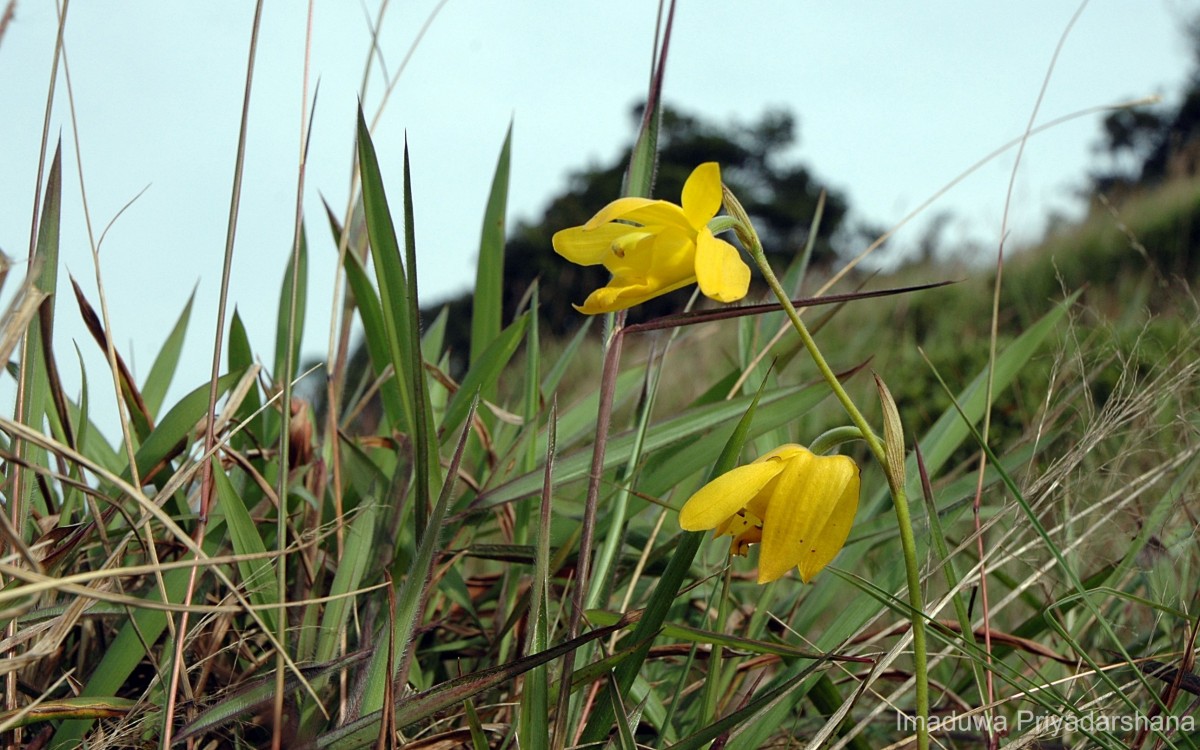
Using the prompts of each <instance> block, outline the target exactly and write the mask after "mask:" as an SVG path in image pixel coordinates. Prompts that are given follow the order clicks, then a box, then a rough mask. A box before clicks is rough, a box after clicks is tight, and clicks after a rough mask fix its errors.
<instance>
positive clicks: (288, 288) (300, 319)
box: [271, 226, 308, 386]
mask: <svg viewBox="0 0 1200 750" xmlns="http://www.w3.org/2000/svg"><path fill="white" fill-rule="evenodd" d="M293 286H295V288H296V317H295V325H294V326H293V325H292V323H291V320H292V318H291V315H290V310H291V304H292V287H293ZM307 297H308V238H307V236H306V233H305V231H304V227H303V226H301V227H300V258H299V263H298V265H297V267H296V268H295V274H293V267H292V258H291V257H290V256H289V257H288V264H287V271H286V272H285V273H284V275H283V288H282V289H281V290H280V292H279V315H278V317H277V318H276V319H275V369H274V370H272V371H271V377H272V378H274V379H275V381H276V383H275V384H276V386H280V385H281V383H280V382H279V379H280V378H282V377H284V373H285V372H290V373H295V372H297V368H298V367H299V366H300V341H301V340H302V339H303V338H304V309H305V301H306V300H307ZM289 329H291V331H290V335H291V342H292V344H291V351H292V361H291V363H290V366H285V363H284V360H285V359H287V353H288V337H289Z"/></svg>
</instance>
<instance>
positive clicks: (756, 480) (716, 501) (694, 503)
mask: <svg viewBox="0 0 1200 750" xmlns="http://www.w3.org/2000/svg"><path fill="white" fill-rule="evenodd" d="M782 470H783V464H782V463H781V462H779V461H767V462H764V463H753V464H746V465H745V466H739V467H738V468H736V469H734V470H732V471H727V472H725V473H724V474H722V475H721V476H719V477H717V478H716V479H714V480H712V481H711V482H709V483H708V484H706V485H704V486H703V487H701V488H700V489H699V491H697V492H696V494H694V495H692V496H691V497H690V498H688V501H687V502H686V503H684V504H683V508H682V509H681V510H680V511H679V526H680V527H681V528H683V529H684V530H686V531H701V530H704V529H715V528H716V527H717V526H718V525H719V524H721V523H722V522H723V521H726V520H728V519H729V517H730V516H732V515H733V514H734V513H737V512H738V511H739V510H741V509H742V508H744V507H745V506H746V503H748V502H749V501H750V498H752V497H754V496H755V495H756V494H758V491H759V490H761V489H762V488H763V486H764V485H766V483H767V482H769V481H771V480H772V479H774V478H775V476H776V475H778V474H779V472H780V471H782Z"/></svg>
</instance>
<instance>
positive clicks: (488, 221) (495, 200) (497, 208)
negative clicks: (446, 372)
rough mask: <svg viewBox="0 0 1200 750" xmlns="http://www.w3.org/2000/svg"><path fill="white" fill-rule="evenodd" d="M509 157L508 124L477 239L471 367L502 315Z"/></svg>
mask: <svg viewBox="0 0 1200 750" xmlns="http://www.w3.org/2000/svg"><path fill="white" fill-rule="evenodd" d="M511 154H512V123H511V122H510V123H509V125H508V132H507V133H506V134H505V136H504V145H503V146H501V148H500V158H499V159H498V160H497V162H496V172H495V174H494V176H493V177H492V189H491V192H490V193H489V194H488V203H487V209H486V210H485V211H484V214H483V229H482V230H481V231H480V237H479V262H478V264H477V265H476V268H475V296H474V301H473V303H472V307H471V359H470V362H471V366H472V367H474V366H475V364H476V363H477V362H478V361H479V359H480V357H481V356H483V354H484V352H485V351H486V350H487V349H488V348H489V347H490V345H491V343H492V341H494V340H495V338H496V337H497V336H499V335H500V324H501V320H502V316H503V313H504V306H503V305H504V239H505V235H504V214H505V209H506V207H507V205H508V180H509V162H510V156H511ZM480 396H481V398H483V399H484V400H486V401H494V400H495V398H496V388H495V385H494V384H492V385H491V386H489V388H486V389H485V390H483V392H482V393H481V394H480Z"/></svg>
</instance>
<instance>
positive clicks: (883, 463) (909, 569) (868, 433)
mask: <svg viewBox="0 0 1200 750" xmlns="http://www.w3.org/2000/svg"><path fill="white" fill-rule="evenodd" d="M722 192H723V194H724V203H725V208H726V210H727V211H728V212H729V214H730V216H731V217H732V218H733V219H734V222H733V223H732V226H731V228H732V229H733V231H734V233H735V234H736V235H737V237H738V239H739V240H740V241H741V243H742V245H743V246H744V247H745V248H746V250H747V251H748V252H749V253H750V257H751V258H753V259H754V262H755V264H756V265H757V266H758V268H759V270H760V271H761V272H762V275H763V278H764V279H765V280H766V282H767V286H769V287H770V288H771V292H772V293H773V294H774V295H775V297H776V299H778V300H779V304H780V305H781V306H782V307H783V310H784V312H785V313H786V314H787V316H788V319H789V320H790V321H791V323H792V327H793V328H795V329H796V333H797V334H798V335H799V336H800V341H801V343H803V344H804V348H805V349H806V350H807V351H808V353H809V356H811V357H812V359H813V362H814V363H815V364H816V366H817V370H818V371H819V372H820V373H821V376H822V377H823V378H824V379H825V382H826V383H827V384H828V385H829V387H830V389H832V390H833V394H834V396H835V397H836V398H837V400H838V401H839V402H840V403H841V405H842V408H843V409H845V411H846V414H847V415H848V416H849V417H850V421H851V422H853V423H854V426H855V427H857V428H858V430H859V431H860V432H861V433H862V439H863V440H864V441H865V442H866V443H867V446H868V448H869V449H870V451H871V454H872V455H873V456H875V460H876V461H878V462H879V465H880V467H881V468H882V469H883V471H884V475H885V476H886V477H887V482H888V488H889V489H890V490H891V493H892V507H893V508H895V511H896V525H897V527H898V529H899V532H900V546H901V549H902V550H903V553H904V569H905V574H906V577H907V579H908V600H909V605H910V606H911V608H912V617H911V622H912V634H913V661H914V672H915V679H916V703H917V745H918V747H919V748H920V749H921V750H926V748H928V747H929V729H928V723H929V677H928V670H927V664H926V644H925V620H924V616H923V613H924V603H923V602H922V597H921V576H920V570H919V568H918V566H917V544H916V537H915V536H914V534H913V527H912V517H911V516H910V515H909V511H908V497H907V494H906V493H905V489H904V483H903V481H902V480H901V479H900V477H902V476H903V468H902V467H894V466H893V465H892V462H893V461H895V460H896V459H895V455H896V451H895V450H894V449H893V450H891V451H889V450H888V449H887V448H885V446H884V444H883V443H882V442H881V441H880V439H879V438H878V437H877V436H876V435H875V433H874V432H873V431H872V430H871V426H870V425H869V424H868V423H867V420H866V418H865V417H864V416H863V414H862V412H861V411H859V409H858V407H857V406H855V404H854V402H853V401H852V400H851V399H850V395H849V394H848V393H846V389H845V388H843V387H842V384H841V382H840V381H839V380H838V378H837V375H836V374H835V373H834V372H833V369H832V368H831V367H830V366H829V363H828V362H827V361H826V360H825V357H824V356H823V355H822V354H821V350H820V349H819V348H818V347H817V342H816V341H815V340H814V339H813V337H812V334H811V333H810V332H809V330H808V327H807V326H806V325H805V324H804V321H803V320H801V318H800V314H799V313H798V312H797V311H796V308H795V306H794V305H793V304H792V301H791V298H790V297H789V296H788V294H787V292H786V291H784V289H783V286H782V285H781V284H780V283H779V279H778V278H777V277H776V276H775V272H774V271H773V270H772V269H771V264H770V263H768V262H767V256H766V252H765V251H764V250H763V247H762V243H761V241H760V240H759V238H758V233H757V232H756V231H754V227H753V225H752V224H751V223H750V218H749V216H748V215H747V214H746V211H745V209H744V208H743V207H742V204H741V202H740V201H739V200H738V199H737V196H735V195H734V194H733V193H732V191H730V190H729V188H728V187H727V186H725V185H722ZM889 437H891V436H890V435H889ZM890 442H893V441H889V443H890ZM889 453H890V454H891V455H890V456H889ZM901 455H902V454H901ZM889 458H890V459H891V460H889Z"/></svg>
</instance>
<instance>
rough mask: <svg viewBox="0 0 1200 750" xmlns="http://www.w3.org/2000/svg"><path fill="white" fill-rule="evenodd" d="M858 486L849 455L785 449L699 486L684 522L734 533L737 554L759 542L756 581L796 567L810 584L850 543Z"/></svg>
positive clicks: (693, 528) (690, 528) (699, 528)
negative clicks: (847, 540) (829, 454)
mask: <svg viewBox="0 0 1200 750" xmlns="http://www.w3.org/2000/svg"><path fill="white" fill-rule="evenodd" d="M858 484H859V482H858V465H857V464H855V463H854V461H853V460H851V459H850V458H848V457H846V456H817V455H815V454H813V452H812V451H810V450H808V449H807V448H804V447H803V446H799V445H791V444H789V445H784V446H780V447H779V448H776V449H775V450H773V451H771V452H770V453H768V454H766V455H764V456H762V457H760V458H759V459H758V460H756V461H754V462H753V463H750V464H747V465H745V466H740V467H738V468H736V469H734V470H732V471H729V472H727V473H725V474H722V475H721V476H719V477H717V478H716V479H714V480H713V481H711V482H709V483H708V484H706V485H705V486H703V487H701V488H700V490H699V491H698V492H697V493H696V494H694V495H692V496H691V498H689V499H688V501H687V502H686V503H684V505H683V509H682V510H681V511H680V512H679V525H680V526H682V527H683V528H684V529H686V530H687V531H703V530H706V529H715V530H716V535H717V536H721V535H723V534H729V535H730V536H732V537H733V552H734V554H738V555H745V554H746V550H747V548H748V547H749V545H751V544H757V543H760V542H761V543H762V552H761V554H760V555H759V558H758V582H759V583H769V582H771V581H774V580H776V579H778V578H780V577H781V576H783V574H784V573H787V572H788V570H790V569H791V568H798V569H799V571H800V578H801V580H803V581H804V582H805V583H808V582H809V581H810V580H812V578H813V576H815V575H816V574H817V573H819V572H820V571H821V569H822V568H824V567H825V566H826V565H828V564H829V563H830V562H831V561H832V560H833V558H834V557H836V556H837V553H838V552H839V551H840V550H841V549H842V545H844V544H845V543H846V537H847V536H849V535H850V526H851V524H853V523H854V513H855V511H857V510H858Z"/></svg>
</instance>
